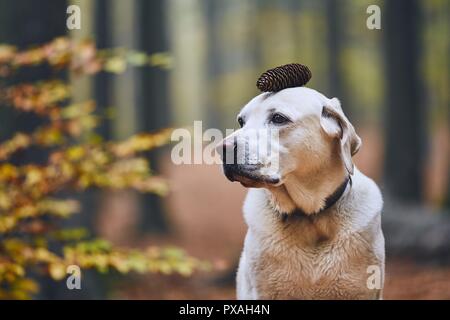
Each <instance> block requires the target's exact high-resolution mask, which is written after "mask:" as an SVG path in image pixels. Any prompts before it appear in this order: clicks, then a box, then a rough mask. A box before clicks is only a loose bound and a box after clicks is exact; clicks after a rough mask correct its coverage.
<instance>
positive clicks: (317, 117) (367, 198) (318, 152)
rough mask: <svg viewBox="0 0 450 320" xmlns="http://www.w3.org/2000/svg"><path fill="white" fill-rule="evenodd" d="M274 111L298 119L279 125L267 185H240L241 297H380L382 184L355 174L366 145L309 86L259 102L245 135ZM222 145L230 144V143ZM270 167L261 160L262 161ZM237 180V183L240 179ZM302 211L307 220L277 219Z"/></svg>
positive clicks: (332, 102) (248, 111)
mask: <svg viewBox="0 0 450 320" xmlns="http://www.w3.org/2000/svg"><path fill="white" fill-rule="evenodd" d="M268 110H272V111H271V112H273V110H275V111H276V112H281V113H283V114H284V115H286V116H287V117H289V118H290V119H291V120H292V122H291V123H289V124H288V125H285V126H280V127H279V136H280V139H279V141H273V144H274V146H273V147H274V148H276V149H277V150H279V154H280V158H279V160H278V161H279V167H278V169H277V170H276V172H275V171H270V170H266V171H264V169H262V170H261V175H264V176H275V177H279V178H280V182H279V183H277V184H264V183H263V184H261V183H260V182H255V183H254V185H252V183H251V181H249V180H248V179H245V178H242V180H241V183H243V184H245V185H246V186H249V187H252V188H250V189H249V192H248V195H247V198H246V200H245V204H244V218H245V221H246V223H247V225H248V232H247V235H246V237H245V244H244V249H243V251H242V255H241V260H240V263H239V269H238V274H237V298H238V299H379V298H381V295H382V285H383V281H384V238H383V233H382V230H381V221H380V219H381V210H382V203H383V201H382V197H381V193H380V191H379V189H378V187H377V186H376V184H375V183H374V182H373V181H372V180H371V179H369V178H368V177H366V176H364V175H363V174H362V173H361V172H360V171H358V170H357V169H356V168H354V166H353V163H352V160H351V157H352V155H353V154H355V153H356V152H357V151H358V149H359V147H360V144H361V140H360V139H359V137H358V136H357V135H356V133H355V131H354V129H353V126H352V125H351V123H350V122H349V121H348V119H347V118H346V117H345V115H344V113H343V112H342V109H341V107H340V103H339V101H338V100H337V99H335V98H334V99H328V98H326V97H325V96H323V95H322V94H321V93H319V92H317V91H315V90H312V89H308V88H293V89H285V90H283V91H281V92H278V93H276V94H262V95H259V96H257V97H256V98H254V99H253V100H252V101H251V102H250V103H249V104H248V105H246V106H245V107H244V108H243V110H242V111H241V113H240V116H243V117H245V119H246V124H245V126H244V127H243V129H240V130H238V131H237V132H236V133H235V134H233V136H237V137H239V136H240V135H242V134H243V133H244V131H245V130H247V129H248V128H253V129H257V128H260V127H264V126H268V125H269V124H268V122H267V120H266V119H267V112H268ZM225 141H226V139H225ZM268 162H270V160H267V159H265V160H264V159H263V160H262V163H268ZM348 175H351V177H352V183H351V184H348V185H347V187H346V190H345V191H344V194H343V195H342V197H341V198H340V199H339V200H338V201H337V203H336V204H335V205H334V206H332V207H331V208H330V209H328V210H325V211H323V212H321V213H319V214H314V213H313V212H317V211H319V210H320V209H321V208H322V207H323V206H324V201H325V199H326V197H327V196H329V195H330V194H332V193H333V192H334V191H335V190H336V189H337V187H338V186H339V185H340V184H341V183H342V181H344V179H345V177H346V176H348ZM238 181H239V179H238ZM295 208H300V209H302V210H303V211H304V212H306V213H307V215H306V216H298V217H297V216H295V217H294V216H289V215H288V219H286V220H284V219H282V218H281V213H283V212H285V213H290V212H292V211H293V210H294V209H295ZM370 266H377V267H378V268H379V270H380V271H381V273H380V275H381V288H378V289H373V288H371V287H369V286H368V285H367V280H368V278H369V276H370V275H371V274H370V273H368V268H369V267H370Z"/></svg>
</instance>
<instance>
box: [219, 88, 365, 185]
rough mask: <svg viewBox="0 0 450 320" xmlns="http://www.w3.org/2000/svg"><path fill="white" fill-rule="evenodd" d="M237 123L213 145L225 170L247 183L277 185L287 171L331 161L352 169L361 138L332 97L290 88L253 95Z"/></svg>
mask: <svg viewBox="0 0 450 320" xmlns="http://www.w3.org/2000/svg"><path fill="white" fill-rule="evenodd" d="M237 120H238V123H239V125H240V126H241V128H240V129H239V130H237V131H235V132H234V133H233V134H231V135H229V136H228V137H226V138H225V139H224V140H223V142H222V143H221V144H220V145H219V146H218V151H219V152H220V153H221V154H222V158H223V168H224V173H225V175H226V176H227V178H228V179H229V180H231V181H239V182H240V183H241V184H243V185H244V186H246V187H276V186H280V185H282V184H283V183H284V181H285V180H286V179H287V178H288V177H289V175H290V174H292V173H295V174H297V175H306V174H308V175H310V174H314V173H317V174H320V171H321V169H322V168H323V167H325V166H329V165H330V162H339V164H340V165H342V168H343V169H344V170H346V171H347V172H348V173H349V174H352V173H353V162H352V156H353V155H354V154H355V153H356V152H357V151H358V149H359V147H360V145H361V139H360V138H359V137H358V136H357V135H356V133H355V130H354V128H353V126H352V124H351V123H350V122H349V120H348V119H347V117H346V116H345V115H344V113H343V111H342V108H341V106H340V102H339V100H338V99H337V98H333V99H328V98H327V97H325V96H324V95H323V94H321V93H319V92H317V91H315V90H313V89H309V88H305V87H298V88H289V89H284V90H282V91H279V92H276V93H263V94H260V95H258V96H256V97H255V98H253V99H252V100H251V101H250V102H249V103H248V104H247V105H246V106H245V107H244V108H243V109H242V110H241V112H240V113H239V115H238V117H237Z"/></svg>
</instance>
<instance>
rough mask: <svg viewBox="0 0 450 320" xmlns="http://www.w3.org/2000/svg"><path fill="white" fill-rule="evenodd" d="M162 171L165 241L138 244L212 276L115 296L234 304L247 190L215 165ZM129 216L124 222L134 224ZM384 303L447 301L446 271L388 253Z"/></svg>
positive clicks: (168, 279) (174, 279)
mask: <svg viewBox="0 0 450 320" xmlns="http://www.w3.org/2000/svg"><path fill="white" fill-rule="evenodd" d="M375 154H377V153H376V152H375ZM362 157H364V155H362ZM368 158H370V157H368ZM375 162H376V161H375ZM375 162H374V163H375ZM363 163H365V164H366V168H364V169H365V170H363V171H364V172H369V173H370V172H371V173H372V174H369V175H371V176H374V175H376V174H377V171H379V169H377V168H375V167H373V166H372V167H371V166H370V163H369V165H367V163H368V162H367V161H363ZM359 167H360V168H361V166H360V165H359ZM162 171H163V175H164V176H165V177H167V178H168V180H169V183H170V189H171V193H170V195H169V196H168V197H167V198H166V199H165V209H166V211H167V212H168V220H169V224H170V232H169V234H168V235H164V236H159V237H156V236H153V237H150V238H148V239H140V241H138V244H142V245H146V244H148V243H151V244H162V245H167V244H170V245H177V246H179V247H181V248H184V249H185V250H186V251H187V252H188V253H189V254H191V255H193V256H196V257H199V258H201V259H205V260H208V261H210V262H211V264H212V266H213V271H211V272H203V273H197V274H194V275H193V276H192V277H189V278H184V277H181V276H177V275H174V276H159V275H151V276H146V277H145V278H144V279H145V280H144V281H143V279H142V277H136V278H133V279H131V280H129V279H128V278H127V282H126V283H124V286H123V287H122V288H121V289H119V290H118V291H116V292H115V293H114V297H118V298H130V299H235V288H234V270H235V268H236V266H237V262H238V259H239V254H240V251H241V249H242V244H243V240H244V236H245V231H246V226H245V223H244V221H243V217H242V211H241V209H242V203H243V200H244V197H245V194H246V190H245V188H243V187H241V186H240V185H239V184H238V183H231V182H228V181H227V180H226V179H225V177H223V175H222V173H221V169H220V167H218V166H202V165H190V166H189V165H183V166H174V165H172V164H171V162H170V160H169V161H165V162H164V165H163V168H162ZM121 203H123V201H122V202H121ZM109 214H111V212H109ZM129 217H130V215H127V217H126V218H124V217H122V218H123V219H125V220H126V219H131V220H133V218H129ZM110 221H111V220H110ZM124 225H127V223H126V222H121V223H118V224H115V227H114V226H112V229H111V228H109V229H111V230H109V232H108V231H107V230H108V228H106V229H105V230H106V231H105V232H104V233H107V234H109V238H113V239H112V240H114V237H115V236H116V237H117V236H118V234H120V232H122V233H123V232H125V231H124V229H126V228H124ZM125 234H126V232H125ZM124 237H126V235H124ZM122 238H123V237H122ZM116 242H119V243H120V242H122V241H120V239H119V240H118V241H116ZM384 298H385V299H450V266H438V265H432V264H431V263H430V262H427V261H413V260H408V259H406V258H404V257H392V256H389V254H388V256H387V259H386V277H385V289H384Z"/></svg>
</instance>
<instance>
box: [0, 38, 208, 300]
mask: <svg viewBox="0 0 450 320" xmlns="http://www.w3.org/2000/svg"><path fill="white" fill-rule="evenodd" d="M41 64H47V65H49V66H50V67H52V68H54V69H55V70H61V69H68V70H70V71H71V72H73V73H75V74H78V75H91V74H95V73H97V72H99V71H107V72H115V73H120V72H123V71H124V70H125V69H126V68H127V66H128V65H134V66H145V65H150V66H158V67H163V68H168V67H170V64H171V61H170V57H168V56H167V55H165V54H161V53H159V54H155V55H147V54H146V53H143V52H136V51H127V50H125V49H114V50H102V51H98V50H97V49H96V48H95V46H94V44H93V43H92V42H91V41H82V42H73V41H71V40H69V39H68V38H58V39H55V40H54V41H52V42H50V43H48V44H45V45H42V46H39V47H35V48H32V49H28V50H25V51H18V50H17V48H15V47H13V46H8V45H0V81H1V80H2V79H4V80H7V79H8V78H10V77H12V76H14V74H15V73H16V72H17V71H18V70H20V69H22V68H28V67H33V66H35V65H41ZM70 97H71V88H70V85H69V84H68V83H65V82H64V81H61V80H49V81H40V82H37V83H20V84H15V85H13V86H1V87H0V103H1V104H2V105H3V106H10V107H12V108H14V109H15V110H17V111H20V112H30V113H34V114H35V115H36V116H38V117H41V118H43V119H44V120H45V121H43V124H42V126H40V127H39V128H37V129H36V130H34V131H33V132H16V133H14V134H13V135H12V137H10V138H9V139H8V140H6V141H1V142H0V298H13V299H27V298H30V297H32V295H33V294H34V293H36V292H38V290H39V288H38V286H37V284H36V282H35V281H33V280H32V279H31V278H30V276H29V274H30V271H31V270H33V271H35V272H36V271H37V272H41V273H44V274H47V275H49V276H50V277H52V278H53V279H55V280H61V279H63V278H65V277H66V276H67V274H66V269H67V267H68V266H69V265H78V266H79V267H80V268H90V269H95V270H98V271H100V272H107V271H109V270H112V269H113V270H117V271H118V272H120V273H128V272H138V273H147V272H152V273H162V274H170V273H179V274H182V275H189V274H191V273H192V272H193V271H195V270H196V269H204V268H205V267H206V265H205V264H204V263H203V262H201V261H199V260H197V259H195V258H192V257H190V256H187V255H186V254H185V253H184V252H183V251H182V250H180V249H177V248H157V247H150V248H148V249H145V250H136V249H129V248H116V247H113V246H112V245H111V244H109V243H108V242H107V241H105V240H102V239H92V238H91V237H90V236H89V232H88V231H87V230H85V229H82V228H75V229H65V228H63V227H62V226H61V221H62V220H64V219H67V218H70V217H71V216H72V215H74V214H77V213H78V212H80V211H82V210H81V208H80V204H79V203H78V202H77V201H75V200H72V199H61V198H59V197H58V195H59V194H60V192H62V191H71V192H83V191H86V190H87V189H89V188H103V189H134V190H138V191H140V192H151V193H156V194H158V195H164V194H165V193H166V192H167V185H166V183H165V181H164V179H162V178H161V177H158V176H155V175H153V174H152V173H151V171H150V167H149V163H148V160H147V159H146V158H145V157H143V156H141V155H140V153H141V152H145V151H148V150H151V149H153V148H156V147H158V146H161V145H164V144H165V143H167V142H168V139H169V137H170V132H171V131H170V130H163V131H161V132H158V133H141V134H138V135H135V136H132V137H130V138H129V139H127V140H125V141H118V142H113V141H102V139H101V137H99V136H97V135H96V134H95V133H94V129H95V128H96V126H97V125H98V124H99V122H100V121H101V118H100V117H99V116H98V115H96V114H95V103H94V101H86V102H83V103H77V104H70V102H69V101H70ZM32 146H33V147H37V148H41V149H45V150H47V152H48V153H49V157H48V161H47V162H46V163H44V164H40V163H27V164H21V165H17V164H15V163H13V162H12V161H11V157H12V156H13V155H14V154H16V153H17V152H19V151H22V150H24V149H27V148H30V147H32ZM53 243H57V244H60V245H61V246H60V247H62V250H59V252H57V251H56V250H53V249H51V248H54V247H55V246H52V245H51V244H53Z"/></svg>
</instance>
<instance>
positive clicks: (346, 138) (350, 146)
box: [320, 98, 361, 174]
mask: <svg viewBox="0 0 450 320" xmlns="http://www.w3.org/2000/svg"><path fill="white" fill-rule="evenodd" d="M320 124H321V126H322V129H323V130H324V131H325V133H326V134H327V135H328V136H330V137H333V138H336V139H339V140H340V145H341V148H340V153H341V159H342V161H343V162H344V165H345V168H346V169H347V172H348V173H349V174H353V161H352V156H353V155H354V154H356V153H357V152H358V150H359V148H360V147H361V138H360V137H359V136H358V135H357V134H356V132H355V128H353V125H352V124H351V123H350V121H349V120H348V119H347V117H346V116H345V115H344V112H343V111H342V108H341V103H340V102H339V100H338V99H337V98H333V99H331V100H328V103H327V104H326V105H325V106H324V107H323V109H322V115H321V117H320Z"/></svg>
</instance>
